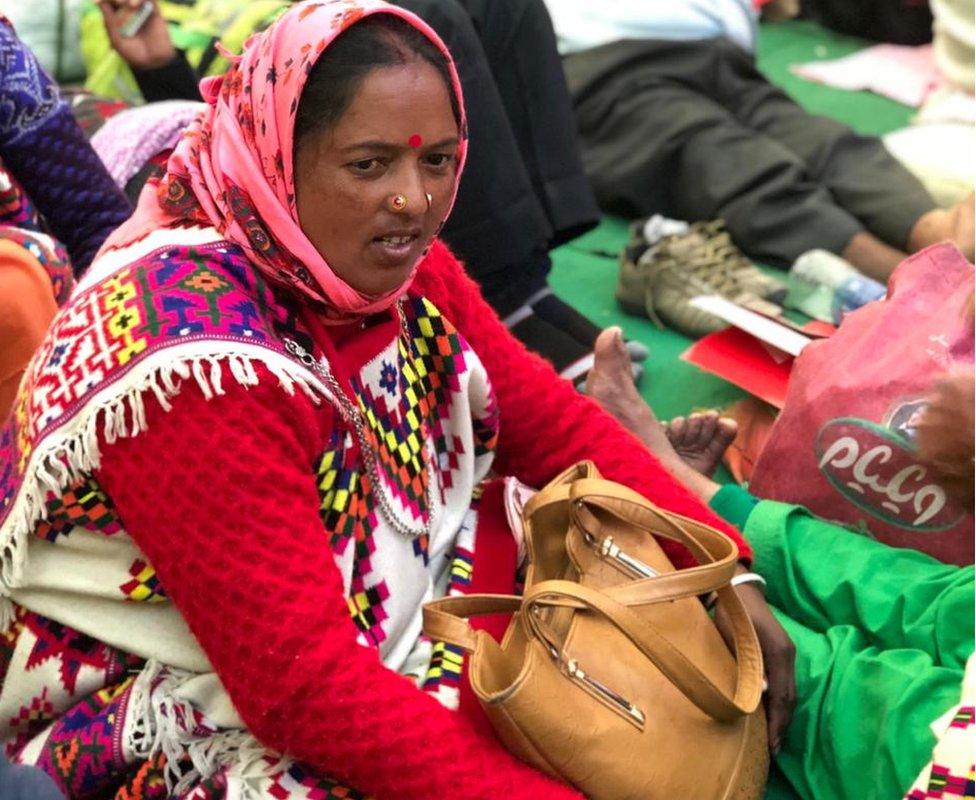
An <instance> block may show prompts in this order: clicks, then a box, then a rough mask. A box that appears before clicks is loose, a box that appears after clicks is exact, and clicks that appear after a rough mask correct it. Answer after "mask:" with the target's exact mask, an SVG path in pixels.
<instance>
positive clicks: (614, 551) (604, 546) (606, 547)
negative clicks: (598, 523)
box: [599, 536, 661, 578]
mask: <svg viewBox="0 0 976 800" xmlns="http://www.w3.org/2000/svg"><path fill="white" fill-rule="evenodd" d="M599 552H600V555H601V556H603V557H604V558H607V559H610V560H612V561H616V562H617V563H618V564H623V565H624V566H625V567H627V568H628V569H630V570H631V571H632V572H636V573H637V574H638V575H640V576H641V577H643V578H656V577H657V576H658V575H660V574H661V573H659V572H658V571H657V570H656V569H653V568H652V567H649V566H648V565H647V564H645V563H644V562H643V561H641V560H640V559H639V558H634V557H633V556H630V555H627V553H625V552H624V551H623V550H621V549H620V548H619V547H617V545H615V544H614V543H613V537H612V536H607V537H606V538H605V539H604V540H603V541H602V542H601V543H600V548H599Z"/></svg>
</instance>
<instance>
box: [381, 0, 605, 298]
mask: <svg viewBox="0 0 976 800" xmlns="http://www.w3.org/2000/svg"><path fill="white" fill-rule="evenodd" d="M396 2H397V5H400V6H402V7H403V8H406V9H408V10H410V11H413V12H414V13H415V14H417V15H418V16H420V17H421V18H422V19H424V20H425V21H426V22H427V23H428V24H429V25H430V26H431V27H432V28H433V29H434V30H435V31H437V33H438V34H439V35H440V37H441V38H442V39H443V40H444V42H445V43H446V44H447V46H448V48H449V49H450V50H451V53H452V55H453V56H454V58H455V60H456V62H457V67H458V73H459V75H460V77H461V87H462V90H463V91H464V100H465V107H466V109H467V114H468V128H469V133H470V136H471V140H470V148H469V150H468V163H467V166H466V167H465V171H464V175H463V177H462V179H461V187H460V191H459V193H458V199H457V204H456V205H455V207H454V211H453V212H452V213H451V217H450V219H449V220H448V221H447V224H446V226H445V227H444V230H443V232H442V236H443V237H444V239H445V241H447V242H448V244H450V245H451V247H452V248H453V249H454V251H455V252H456V253H457V254H458V255H459V256H460V257H461V258H462V259H463V260H464V262H465V264H466V266H467V269H468V272H469V273H470V274H471V275H472V277H474V278H475V280H477V281H478V282H479V283H480V284H481V287H482V291H483V292H484V294H485V297H486V299H487V300H488V302H489V303H491V304H492V306H494V307H495V309H496V310H497V311H499V313H500V314H502V315H504V314H507V313H509V312H510V311H512V310H513V309H514V308H515V307H517V306H518V305H520V304H521V303H522V302H524V300H525V299H526V298H527V297H528V296H529V295H530V294H532V293H533V292H535V291H537V290H538V289H540V288H542V287H543V286H544V285H545V282H546V274H547V273H548V269H549V259H548V255H547V253H548V250H549V248H551V247H554V246H556V245H558V244H560V243H562V242H564V241H567V240H568V239H571V238H573V237H575V236H577V235H579V234H580V233H582V232H583V231H584V230H586V229H588V228H590V227H592V226H593V225H595V224H596V222H597V220H598V219H599V211H598V209H597V206H596V203H595V201H594V199H593V193H592V191H591V189H590V186H589V183H588V182H587V179H586V176H585V174H584V172H583V165H582V161H581V158H580V152H579V145H578V142H577V135H576V119H575V115H574V113H573V106H572V103H571V101H570V98H569V93H568V90H567V88H566V82H565V78H564V76H563V71H562V63H561V61H560V59H559V55H558V53H557V50H556V38H555V34H554V33H553V29H552V22H551V20H550V19H549V14H548V12H547V11H546V8H545V5H544V3H543V2H542V0H396Z"/></svg>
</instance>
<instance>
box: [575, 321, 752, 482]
mask: <svg viewBox="0 0 976 800" xmlns="http://www.w3.org/2000/svg"><path fill="white" fill-rule="evenodd" d="M593 352H594V363H593V368H592V369H591V370H590V372H589V375H588V376H587V379H586V393H587V394H588V395H589V396H590V397H592V398H593V399H594V400H596V402H597V403H599V404H600V405H601V406H602V407H603V408H604V409H605V410H606V411H608V412H610V414H612V415H613V416H614V417H616V418H617V421H618V422H620V424H621V425H623V426H624V427H625V428H626V429H627V430H629V431H630V432H631V433H633V434H634V435H636V436H637V438H638V439H640V440H641V441H642V442H643V443H644V444H645V445H646V446H647V448H648V449H649V450H650V451H651V452H652V453H654V455H656V456H657V457H658V459H660V461H661V462H662V463H663V464H664V465H665V466H667V467H668V468H670V469H671V470H672V471H675V470H678V469H680V467H684V468H685V469H680V471H681V472H685V470H686V469H687V467H691V468H692V469H693V470H695V471H696V472H698V473H700V474H702V475H707V476H710V475H711V474H712V473H713V472H714V471H715V468H716V467H717V466H718V463H719V461H720V460H721V458H722V454H723V453H724V452H725V450H726V448H727V447H728V446H729V445H730V444H731V443H732V440H733V439H735V434H736V432H737V430H738V425H737V424H736V422H735V421H734V420H730V419H720V418H719V416H718V414H717V413H715V412H714V411H712V412H708V413H706V414H692V415H691V416H690V417H688V419H687V420H686V419H685V418H684V417H678V418H677V419H675V420H674V421H672V422H671V423H670V424H668V425H662V424H661V423H660V422H659V421H658V418H657V417H656V416H655V415H654V412H653V411H652V410H651V407H650V406H649V405H647V403H645V402H644V399H643V398H642V397H641V396H640V394H638V392H637V389H636V387H635V386H634V384H633V381H631V380H630V368H631V363H630V356H629V354H628V352H627V348H626V345H625V344H624V341H623V336H622V335H621V331H620V328H617V327H613V328H607V329H606V330H605V331H603V332H602V333H601V334H600V336H599V337H598V338H597V340H596V345H595V347H594V348H593Z"/></svg>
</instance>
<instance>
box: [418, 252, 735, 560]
mask: <svg viewBox="0 0 976 800" xmlns="http://www.w3.org/2000/svg"><path fill="white" fill-rule="evenodd" d="M414 291H415V292H417V293H419V294H423V295H425V296H426V297H427V298H428V299H430V301H431V302H432V303H433V304H434V305H435V306H437V307H438V308H439V309H441V311H443V312H444V314H445V315H446V316H447V317H448V319H450V320H451V321H452V322H453V323H454V325H455V326H456V327H457V328H458V330H459V331H460V332H461V333H462V334H464V337H465V338H466V339H467V340H468V342H469V343H470V345H471V346H472V347H473V348H474V350H475V352H476V353H477V354H478V356H479V357H480V358H481V361H482V363H483V364H484V365H485V368H486V369H487V370H488V375H489V377H490V378H491V383H492V386H493V387H494V389H495V394H496V396H497V399H498V406H499V414H500V420H501V434H500V436H499V450H498V459H497V461H496V462H495V466H496V469H497V470H498V472H500V473H501V474H504V475H514V476H516V477H518V478H519V479H520V480H522V481H524V482H525V483H527V484H529V485H531V486H542V485H544V484H545V483H547V482H548V481H550V480H551V479H552V478H554V477H555V476H556V475H558V474H559V473H560V472H562V471H563V470H564V469H566V468H567V467H569V466H571V465H572V464H575V463H576V462H578V461H583V460H586V459H589V460H592V461H593V462H594V463H595V464H596V465H597V467H598V468H599V470H600V472H601V473H602V474H603V475H604V477H606V478H608V479H610V480H613V481H617V482H618V483H622V484H624V485H625V486H629V487H630V488H631V489H634V490H635V491H638V492H640V493H641V494H643V495H644V496H645V497H647V498H648V499H649V500H651V501H652V502H654V503H656V504H657V505H659V506H661V507H662V508H666V509H668V510H669V511H673V512H675V513H678V514H683V515H685V516H687V517H691V518H693V519H696V520H700V521H701V522H704V523H706V524H708V525H711V526H712V527H715V528H718V529H719V530H721V531H723V532H725V533H727V534H728V535H729V536H731V537H732V538H733V539H735V541H736V543H737V544H738V546H739V553H740V557H741V558H751V556H752V551H751V549H750V548H749V545H748V544H747V543H746V542H745V540H744V539H743V538H742V536H741V535H740V534H739V532H738V531H737V530H735V528H733V527H731V526H730V525H729V524H728V523H726V522H724V521H723V520H722V519H720V518H719V517H718V516H716V515H715V514H714V513H713V512H712V511H711V510H710V509H709V508H708V507H707V506H706V505H705V504H704V503H702V502H701V501H700V500H699V499H698V498H697V497H695V495H693V494H692V493H691V492H690V491H688V489H686V488H685V487H684V486H683V485H682V484H681V483H679V482H678V481H677V479H676V478H674V477H673V476H672V475H671V474H670V473H669V472H668V471H667V470H666V469H665V468H664V467H663V466H662V465H661V462H660V461H658V460H657V458H656V457H655V456H654V455H653V454H652V453H651V452H650V451H649V450H648V449H647V447H645V446H644V445H643V444H642V443H641V442H640V440H638V439H637V438H636V437H635V436H633V435H632V434H631V433H630V432H629V431H627V430H626V429H624V427H623V426H622V425H620V423H618V422H617V421H616V420H615V419H614V418H613V417H611V416H610V415H609V414H608V413H607V412H606V411H604V410H603V409H602V408H600V406H598V405H597V404H596V403H595V402H594V401H593V400H591V399H590V398H588V397H586V396H585V395H582V394H580V393H579V392H578V391H576V389H575V388H573V386H572V385H571V384H570V383H569V381H566V380H563V379H562V378H560V377H559V375H558V374H557V373H556V371H555V370H554V369H553V368H552V366H551V365H550V364H549V362H547V361H545V360H544V359H543V358H541V357H540V356H538V355H536V354H535V353H531V352H529V351H528V350H527V349H526V348H525V346H524V345H522V343H521V342H519V341H518V340H517V339H516V338H515V337H514V336H512V334H511V333H510V332H509V330H508V329H507V328H506V327H505V326H504V325H503V324H502V322H501V320H499V319H498V316H497V315H496V314H495V312H494V311H493V310H492V308H491V307H490V306H489V305H488V303H486V302H485V300H484V299H483V298H482V297H481V292H480V291H479V289H478V286H477V284H475V282H474V281H473V280H471V279H470V278H469V277H468V276H467V275H466V274H465V272H464V270H463V268H462V267H461V265H460V264H459V263H458V261H457V259H456V258H455V257H454V256H453V255H452V254H451V252H450V251H449V250H448V249H447V247H446V246H445V245H444V244H443V243H441V242H439V241H438V242H435V243H434V245H433V247H432V249H431V253H430V256H429V257H428V259H427V261H426V262H425V263H424V266H423V267H422V268H421V270H420V271H419V272H418V273H417V278H416V280H415V282H414ZM662 547H664V549H665V550H666V551H667V553H668V555H669V556H670V558H671V560H672V561H674V563H675V564H676V565H677V566H681V567H688V566H692V565H694V563H695V562H694V561H693V560H692V556H691V554H690V553H689V552H688V551H687V550H685V548H684V547H682V546H681V545H677V544H675V543H674V542H671V541H670V540H662Z"/></svg>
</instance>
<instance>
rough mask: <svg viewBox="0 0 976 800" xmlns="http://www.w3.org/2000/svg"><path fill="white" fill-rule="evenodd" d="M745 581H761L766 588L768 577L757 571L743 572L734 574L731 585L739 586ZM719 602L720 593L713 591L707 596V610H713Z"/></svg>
mask: <svg viewBox="0 0 976 800" xmlns="http://www.w3.org/2000/svg"><path fill="white" fill-rule="evenodd" d="M743 583H761V584H762V586H763V589H765V588H766V579H765V578H764V577H763V576H762V575H759V574H758V573H755V572H743V573H742V574H741V575H733V576H732V580H730V581H729V586H739V585H740V584H743ZM717 602H718V593H716V592H711V593H710V594H709V595H708V597H707V598H705V610H706V611H711V610H712V609H713V608H714V607H715V604H716V603H717Z"/></svg>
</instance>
